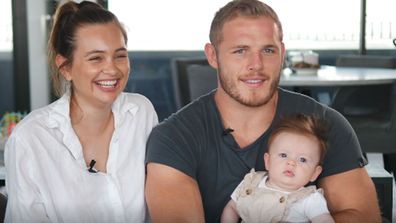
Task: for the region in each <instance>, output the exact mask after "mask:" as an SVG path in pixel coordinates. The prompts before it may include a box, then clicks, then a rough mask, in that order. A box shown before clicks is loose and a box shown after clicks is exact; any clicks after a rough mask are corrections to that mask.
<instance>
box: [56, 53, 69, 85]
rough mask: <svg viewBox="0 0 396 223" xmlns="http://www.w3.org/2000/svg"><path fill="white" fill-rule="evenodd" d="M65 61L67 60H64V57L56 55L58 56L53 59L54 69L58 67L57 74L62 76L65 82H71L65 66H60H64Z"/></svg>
mask: <svg viewBox="0 0 396 223" xmlns="http://www.w3.org/2000/svg"><path fill="white" fill-rule="evenodd" d="M66 60H67V59H66V58H65V57H64V56H62V55H59V54H58V55H56V57H55V64H56V67H58V69H59V72H60V73H61V74H62V75H63V77H64V78H65V79H66V80H67V81H71V80H72V77H71V75H70V72H69V70H68V68H67V66H62V65H64V63H65V62H66Z"/></svg>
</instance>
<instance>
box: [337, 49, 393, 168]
mask: <svg viewBox="0 0 396 223" xmlns="http://www.w3.org/2000/svg"><path fill="white" fill-rule="evenodd" d="M336 66H340V67H372V68H389V69H395V68H396V57H387V56H371V55H353V56H340V57H338V58H337V60H336ZM395 73H396V70H395ZM331 106H332V107H333V108H334V109H336V110H338V111H339V112H340V113H342V114H343V115H344V116H345V118H346V119H347V120H348V121H349V122H350V123H351V125H352V127H353V129H354V130H355V132H356V134H357V136H358V138H359V142H360V145H361V147H362V150H363V152H364V153H382V154H383V156H384V165H385V169H386V170H388V171H390V172H393V173H394V174H396V165H395V164H394V162H391V160H393V161H396V159H395V158H396V83H393V84H386V85H367V86H345V87H341V88H339V89H338V90H337V91H336V93H335V94H334V97H333V100H332V104H331ZM392 163H393V164H392Z"/></svg>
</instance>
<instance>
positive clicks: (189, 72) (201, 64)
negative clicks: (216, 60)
mask: <svg viewBox="0 0 396 223" xmlns="http://www.w3.org/2000/svg"><path fill="white" fill-rule="evenodd" d="M171 68H172V84H173V93H174V96H175V103H176V108H177V109H180V108H182V107H183V106H185V105H187V104H188V103H190V102H191V101H192V100H194V99H195V98H197V97H199V96H201V95H202V94H205V93H207V92H209V91H210V90H212V89H214V88H216V86H217V74H216V70H215V69H213V68H212V67H210V66H209V63H208V61H207V60H206V58H174V59H172V60H171Z"/></svg>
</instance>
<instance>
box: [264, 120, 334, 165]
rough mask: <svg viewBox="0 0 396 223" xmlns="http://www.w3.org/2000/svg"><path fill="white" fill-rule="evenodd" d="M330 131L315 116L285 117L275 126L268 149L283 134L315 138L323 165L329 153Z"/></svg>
mask: <svg viewBox="0 0 396 223" xmlns="http://www.w3.org/2000/svg"><path fill="white" fill-rule="evenodd" d="M328 129H329V126H328V124H327V122H325V121H324V120H323V119H320V118H317V117H315V116H308V115H304V114H295V115H290V116H287V117H283V118H281V119H280V121H279V122H278V123H277V124H275V126H274V129H273V131H272V133H271V135H270V137H269V139H268V147H269V150H270V148H271V144H272V141H273V140H274V139H275V137H276V136H277V135H278V134H280V133H281V132H292V133H296V134H301V135H309V136H314V137H315V138H316V139H317V141H318V144H319V149H320V159H319V164H320V165H322V164H323V160H324V157H325V155H326V152H327V133H328ZM268 152H269V151H268Z"/></svg>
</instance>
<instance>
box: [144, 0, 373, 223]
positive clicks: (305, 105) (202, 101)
mask: <svg viewBox="0 0 396 223" xmlns="http://www.w3.org/2000/svg"><path fill="white" fill-rule="evenodd" d="M282 38H283V32H282V26H281V23H280V21H279V19H278V17H277V15H276V13H275V12H274V11H273V10H272V9H271V8H270V7H269V6H267V5H265V4H264V3H262V2H260V1H258V0H235V1H232V2H230V3H228V4H227V5H226V6H224V7H223V8H221V9H220V10H219V11H218V12H217V13H216V15H215V18H214V20H213V22H212V25H211V30H210V41H211V43H210V44H209V43H208V44H206V46H205V54H206V57H207V59H208V61H209V64H210V65H211V66H212V67H214V68H216V69H217V71H218V79H219V84H218V88H217V90H216V91H213V92H211V93H209V94H208V95H205V96H203V97H201V98H199V99H198V100H196V101H195V102H193V103H192V104H190V105H189V106H186V107H184V108H183V109H181V110H180V111H179V112H177V113H176V114H174V115H172V116H171V117H169V118H168V119H167V120H165V121H164V122H163V123H161V124H160V125H158V126H157V127H156V128H155V129H154V130H153V132H152V133H151V136H150V139H149V141H148V144H147V157H146V163H147V181H146V200H147V204H148V208H149V212H150V215H151V217H152V220H153V221H154V222H204V221H206V222H219V220H220V216H221V213H222V211H223V208H224V206H225V205H226V203H227V202H228V200H229V199H230V194H231V193H232V191H233V190H234V188H235V187H236V186H237V185H238V183H239V182H240V180H242V178H243V176H244V175H245V174H246V173H247V172H248V171H249V170H250V169H251V168H255V169H256V170H264V163H263V161H262V160H263V154H264V152H266V149H267V140H268V136H269V134H270V132H271V131H272V126H273V124H274V123H276V122H277V121H278V120H279V119H280V117H282V116H285V115H289V114H293V113H303V114H307V115H315V116H318V117H319V118H323V119H325V120H327V121H328V122H329V123H330V133H329V135H328V141H329V147H328V148H329V149H328V153H327V155H326V157H325V160H324V163H323V172H322V174H321V176H320V177H319V178H318V180H317V181H316V183H317V184H318V186H319V187H321V188H323V189H324V191H325V198H326V199H327V202H328V207H329V210H330V212H331V214H332V215H333V217H334V219H335V221H336V222H380V212H379V207H378V202H377V199H376V193H375V187H374V184H373V182H372V181H371V179H370V177H369V176H368V174H367V172H366V170H365V168H362V167H363V166H364V165H365V160H364V158H363V156H362V152H361V150H360V146H359V143H358V141H357V137H356V135H355V133H354V132H353V130H352V128H351V126H350V125H349V124H348V123H347V121H346V120H345V119H344V118H343V117H342V116H341V115H340V114H339V113H337V112H335V111H334V110H333V109H330V108H328V107H324V106H323V105H321V104H319V103H317V102H316V101H314V100H313V99H311V98H308V97H306V96H303V95H300V94H296V93H292V92H289V91H285V90H283V89H280V88H278V85H279V78H280V72H281V69H282V64H283V60H284V56H285V47H284V44H283V41H282ZM296 146H298V145H296ZM263 148H265V149H264V150H263Z"/></svg>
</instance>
